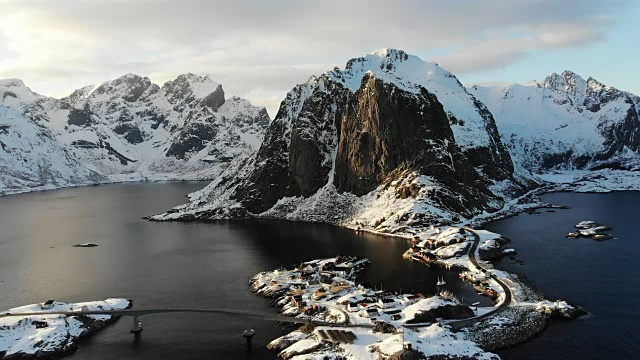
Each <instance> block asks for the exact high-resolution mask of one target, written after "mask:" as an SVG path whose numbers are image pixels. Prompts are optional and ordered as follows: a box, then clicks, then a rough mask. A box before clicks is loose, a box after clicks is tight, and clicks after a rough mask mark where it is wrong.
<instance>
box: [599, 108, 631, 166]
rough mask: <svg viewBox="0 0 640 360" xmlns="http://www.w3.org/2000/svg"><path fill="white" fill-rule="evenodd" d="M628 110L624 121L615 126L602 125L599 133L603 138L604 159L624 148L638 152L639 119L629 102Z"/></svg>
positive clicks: (602, 155)
mask: <svg viewBox="0 0 640 360" xmlns="http://www.w3.org/2000/svg"><path fill="white" fill-rule="evenodd" d="M629 103H630V104H629V109H628V110H627V114H626V116H625V117H624V119H623V120H622V121H621V122H619V123H616V124H608V123H605V124H602V125H601V126H600V127H599V130H600V132H601V133H602V135H603V136H604V137H605V139H606V140H605V143H604V144H605V146H606V148H607V152H606V153H604V154H601V157H603V158H604V159H606V158H609V157H610V156H612V155H613V154H615V153H617V152H620V151H622V150H623V149H624V148H625V147H627V148H629V150H631V151H635V152H640V119H639V115H638V109H637V108H636V106H634V105H633V104H632V103H631V101H629Z"/></svg>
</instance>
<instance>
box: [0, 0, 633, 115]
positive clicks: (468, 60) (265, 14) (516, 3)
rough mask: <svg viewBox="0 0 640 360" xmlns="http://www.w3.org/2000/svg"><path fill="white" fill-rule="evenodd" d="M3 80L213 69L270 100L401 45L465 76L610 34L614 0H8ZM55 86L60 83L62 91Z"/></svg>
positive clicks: (2, 34) (49, 88) (46, 84)
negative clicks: (334, 69)
mask: <svg viewBox="0 0 640 360" xmlns="http://www.w3.org/2000/svg"><path fill="white" fill-rule="evenodd" d="M0 3H1V5H0V7H1V8H2V13H0V77H20V78H23V79H24V80H25V82H27V83H28V84H31V85H32V87H34V89H35V90H38V91H41V92H45V93H55V94H56V95H61V94H60V92H61V91H63V89H64V91H68V90H69V88H70V85H71V83H75V87H76V88H77V87H80V86H83V85H86V84H90V83H96V82H100V81H104V80H106V79H109V78H114V77H117V76H120V75H122V74H124V73H128V72H134V73H138V74H141V75H145V76H150V77H151V78H152V80H154V81H156V82H163V81H166V80H169V79H172V78H175V76H177V75H179V74H181V73H185V72H194V73H199V74H209V75H211V76H213V77H214V79H216V80H217V81H219V82H221V83H222V84H223V86H224V87H225V89H227V93H229V94H237V95H240V96H247V97H251V98H252V99H254V101H256V102H259V103H261V104H263V105H267V106H269V110H270V113H271V114H272V115H274V114H275V110H276V109H277V106H274V100H273V99H274V98H275V97H282V96H284V94H285V93H286V91H287V90H288V89H290V88H291V87H293V86H294V85H295V84H296V83H300V82H303V81H305V80H306V79H307V78H308V77H309V76H310V75H312V74H318V73H321V72H322V71H325V70H328V69H331V68H332V67H333V66H335V65H338V66H341V67H342V66H344V64H345V63H346V60H348V59H349V58H350V57H355V56H361V55H363V54H365V53H368V52H370V51H373V50H376V49H379V48H383V47H395V48H400V49H404V50H406V51H408V52H410V53H428V52H438V51H440V52H442V50H443V49H446V50H447V54H446V55H440V56H438V57H434V58H433V59H428V60H435V61H437V62H438V63H439V64H440V65H442V66H443V67H445V68H448V69H449V70H452V71H454V72H456V71H458V72H460V71H461V72H478V71H483V70H487V69H491V68H496V67H504V66H508V65H510V64H513V63H514V62H517V61H519V60H521V59H523V58H526V57H527V56H529V54H531V53H532V52H535V51H540V50H543V51H545V50H549V51H551V50H554V49H563V48H572V47H577V46H585V45H589V44H591V43H594V42H598V41H603V40H605V39H606V36H605V31H606V29H607V27H608V26H610V24H611V23H612V18H613V14H614V11H617V10H616V9H620V8H622V7H623V6H624V5H625V2H623V1H607V0H563V1H561V2H559V1H555V0H513V1H503V0H475V1H474V0H450V1H440V0H431V1H429V0H427V1H425V0H406V1H402V0H398V1H388V0H385V1H381V0H370V1H355V0H351V1H344V0H340V1H337V0H325V1H322V2H306V1H299V0H272V1H262V0H255V1H241V0H238V1H228V0H225V1H205V0H175V1H168V0H155V1H152V0H126V1H125V0H116V1H114V0H110V1H106V0H84V1H83V0H76V1H74V0H61V1H48V0H47V1H32V0H21V1H2V0H0ZM56 82H59V83H60V84H61V85H60V86H56V85H55V84H56Z"/></svg>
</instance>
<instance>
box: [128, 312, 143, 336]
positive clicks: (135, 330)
mask: <svg viewBox="0 0 640 360" xmlns="http://www.w3.org/2000/svg"><path fill="white" fill-rule="evenodd" d="M130 331H131V333H132V334H139V333H141V332H142V320H140V317H139V316H134V317H133V327H132V328H131V330H130Z"/></svg>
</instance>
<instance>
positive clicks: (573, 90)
mask: <svg viewBox="0 0 640 360" xmlns="http://www.w3.org/2000/svg"><path fill="white" fill-rule="evenodd" d="M543 87H544V88H547V89H550V90H554V91H559V92H563V93H566V94H567V95H569V96H571V97H572V98H574V99H577V98H582V97H583V96H584V95H585V92H586V88H587V82H586V80H585V79H583V78H582V77H580V76H579V75H577V74H576V73H574V72H572V71H569V70H565V71H563V72H562V74H560V75H559V74H557V73H553V74H551V75H550V76H547V78H546V79H545V80H544V83H543Z"/></svg>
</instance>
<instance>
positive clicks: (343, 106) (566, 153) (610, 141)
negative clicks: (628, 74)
mask: <svg viewBox="0 0 640 360" xmlns="http://www.w3.org/2000/svg"><path fill="white" fill-rule="evenodd" d="M0 99H1V102H0V191H2V192H5V193H11V192H19V191H28V190H33V189H43V188H55V187H60V186H67V185H75V184H90V183H100V182H111V181H127V180H145V179H149V180H155V179H214V180H213V182H212V183H211V184H210V185H209V186H208V187H207V188H205V189H203V190H202V191H200V192H197V193H195V194H192V197H191V200H192V201H191V202H190V203H189V204H186V205H184V206H181V207H179V208H176V209H173V210H171V211H169V212H167V213H165V214H161V215H158V216H156V217H154V218H155V219H156V220H194V219H221V218H251V217H271V218H286V219H292V220H305V221H322V222H330V223H338V224H343V225H344V224H351V225H353V224H358V226H361V227H366V228H370V229H372V230H375V231H380V232H386V233H392V232H396V231H402V230H401V229H402V228H403V227H404V228H411V229H417V228H419V225H421V224H422V225H425V226H426V225H429V224H434V223H438V222H441V221H444V222H456V221H459V220H462V219H470V218H472V217H474V216H477V215H479V214H488V213H492V212H495V211H497V210H498V209H502V208H504V207H505V206H506V204H508V203H510V202H513V201H514V200H515V199H517V198H518V197H519V196H521V195H523V194H525V193H526V192H527V191H529V190H531V189H534V188H536V187H538V186H539V185H540V184H542V183H543V181H542V180H541V179H540V178H538V177H537V176H535V175H534V174H536V173H541V172H545V171H549V170H557V169H586V170H589V169H603V168H613V169H627V170H640V160H639V159H640V119H639V117H638V112H639V110H640V98H639V97H638V96H635V95H633V94H630V93H627V92H624V91H620V90H617V89H615V88H613V87H610V86H606V85H603V84H601V83H599V82H597V81H596V80H594V79H592V78H588V79H587V80H584V79H583V78H581V77H579V76H578V75H576V74H574V73H572V72H569V71H565V72H563V73H562V74H560V75H558V74H552V75H551V76H549V77H547V78H546V79H545V81H544V82H543V83H535V82H534V83H529V84H526V85H506V86H505V85H501V86H484V87H483V86H479V85H476V86H469V87H467V88H465V87H464V86H463V85H462V84H461V83H460V82H459V81H458V79H457V78H456V77H455V75H453V74H451V73H450V72H448V71H446V70H444V69H442V68H440V67H439V66H438V65H437V64H434V63H429V62H425V61H423V60H421V59H419V58H418V57H415V56H412V55H409V54H407V53H405V52H403V51H401V50H395V49H384V50H380V51H376V52H373V53H371V54H368V55H365V56H363V57H360V58H355V59H351V60H349V61H348V62H347V64H346V66H345V68H344V69H340V68H337V67H336V68H334V69H333V70H331V71H327V72H325V73H324V74H321V75H319V76H312V77H311V78H310V79H309V80H308V81H307V82H306V83H304V84H300V85H297V86H295V87H294V88H293V89H292V90H291V91H290V92H289V93H288V94H287V96H286V97H285V99H284V100H283V101H282V103H281V106H280V109H279V111H278V113H277V115H276V117H275V119H274V120H273V121H270V119H269V117H268V115H267V113H266V110H265V109H264V108H259V107H255V106H253V105H251V104H250V103H249V102H248V101H246V100H243V99H240V98H237V97H232V98H228V99H227V98H225V95H224V91H223V89H222V86H221V85H219V84H217V83H215V82H214V81H213V80H211V79H210V78H208V77H200V76H196V75H193V74H186V75H181V76H179V77H178V78H176V79H175V80H173V81H169V82H167V83H165V84H164V85H163V86H158V85H155V84H152V83H151V82H150V81H149V79H147V78H143V77H140V76H137V75H131V74H129V75H125V76H123V77H120V78H118V79H115V80H112V81H108V82H105V83H103V84H100V85H98V86H87V87H84V88H81V89H78V90H77V91H75V92H73V94H71V95H70V96H68V97H66V98H63V99H52V98H48V97H44V96H41V95H38V94H35V93H33V92H32V91H30V90H29V89H28V88H27V87H26V86H24V84H23V83H22V82H21V81H20V80H1V81H0Z"/></svg>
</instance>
